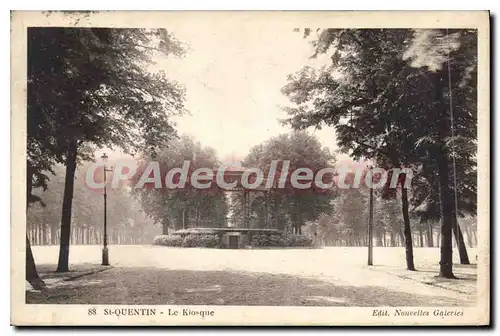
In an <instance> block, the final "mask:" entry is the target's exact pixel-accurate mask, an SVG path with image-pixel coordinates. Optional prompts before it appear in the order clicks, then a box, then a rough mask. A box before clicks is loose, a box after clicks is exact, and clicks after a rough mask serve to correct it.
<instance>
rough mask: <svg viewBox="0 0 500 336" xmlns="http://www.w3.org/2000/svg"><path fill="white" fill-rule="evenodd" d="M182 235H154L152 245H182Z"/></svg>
mask: <svg viewBox="0 0 500 336" xmlns="http://www.w3.org/2000/svg"><path fill="white" fill-rule="evenodd" d="M182 241H183V239H182V237H181V236H180V235H162V236H156V237H155V238H154V240H153V244H154V245H164V246H182Z"/></svg>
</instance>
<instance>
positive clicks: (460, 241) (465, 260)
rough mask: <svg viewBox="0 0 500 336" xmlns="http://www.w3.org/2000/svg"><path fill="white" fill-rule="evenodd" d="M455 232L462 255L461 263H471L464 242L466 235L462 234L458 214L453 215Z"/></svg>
mask: <svg viewBox="0 0 500 336" xmlns="http://www.w3.org/2000/svg"><path fill="white" fill-rule="evenodd" d="M453 219H454V222H453V234H454V235H455V240H456V242H457V246H458V254H459V256H460V264H462V265H469V264H470V261H469V256H468V255H467V248H466V247H465V243H464V236H463V235H462V230H461V229H460V225H459V224H458V220H457V216H456V215H455V216H453Z"/></svg>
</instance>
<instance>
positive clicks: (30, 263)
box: [25, 161, 45, 289]
mask: <svg viewBox="0 0 500 336" xmlns="http://www.w3.org/2000/svg"><path fill="white" fill-rule="evenodd" d="M26 173H27V176H26V211H28V206H29V204H30V200H31V192H32V191H33V173H34V170H33V167H32V166H31V164H30V163H29V162H28V161H27V162H26ZM25 259H26V275H25V277H26V281H28V282H29V283H30V284H31V286H33V288H35V289H41V288H43V287H45V282H44V281H43V280H42V279H41V278H40V276H39V275H38V272H37V270H36V265H35V258H34V257H33V252H32V251H31V244H30V240H29V239H28V235H27V234H26V257H25Z"/></svg>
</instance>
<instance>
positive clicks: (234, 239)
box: [11, 11, 490, 325]
mask: <svg viewBox="0 0 500 336" xmlns="http://www.w3.org/2000/svg"><path fill="white" fill-rule="evenodd" d="M409 25H410V26H409ZM11 27H12V32H11V38H12V40H11V44H12V46H11V48H12V49H11V50H12V51H11V53H12V54H11V56H12V60H11V61H12V63H11V66H12V69H11V74H12V75H11V78H12V87H11V94H12V111H11V123H12V137H13V139H12V151H11V153H12V154H11V155H12V157H11V160H12V161H11V162H12V163H11V164H12V166H11V170H12V180H11V183H12V185H13V189H12V201H11V204H12V224H11V225H12V235H11V245H12V248H11V251H12V255H11V282H12V303H11V305H12V316H11V323H12V324H14V325H203V324H213V325H228V324H231V325H256V324H259V325H286V324H288V325H401V324H402V325H415V324H417V325H487V324H489V323H490V317H489V309H490V308H489V306H490V288H489V281H490V280H489V278H490V264H489V260H490V255H489V251H490V238H489V233H490V229H489V225H490V224H489V220H490V219H489V216H490V212H489V179H490V176H489V174H490V173H489V165H490V163H489V160H490V159H489V157H490V151H489V129H490V125H489V116H490V106H489V71H490V70H489V45H490V42H489V13H488V12H486V11H484V12H480V11H476V12H473V11H471V12H349V13H348V14H346V13H338V12H322V13H320V12H308V13H305V12H175V13H173V12H149V13H148V12H126V13H125V12H97V11H96V12H92V11H89V12H70V11H66V12H60V11H48V12H13V13H12V22H11ZM14 125H16V127H14ZM14 186H16V187H15V188H14ZM23 279H24V280H23Z"/></svg>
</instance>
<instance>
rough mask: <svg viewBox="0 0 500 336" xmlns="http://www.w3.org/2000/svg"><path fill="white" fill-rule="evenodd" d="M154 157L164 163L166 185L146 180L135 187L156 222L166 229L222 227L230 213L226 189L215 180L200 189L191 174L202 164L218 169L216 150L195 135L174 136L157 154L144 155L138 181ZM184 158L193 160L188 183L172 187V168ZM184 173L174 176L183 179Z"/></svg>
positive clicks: (178, 166) (179, 164) (202, 165)
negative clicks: (169, 178)
mask: <svg viewBox="0 0 500 336" xmlns="http://www.w3.org/2000/svg"><path fill="white" fill-rule="evenodd" d="M152 160H154V161H155V162H158V164H159V167H160V174H161V181H162V188H154V186H153V185H151V184H145V185H144V187H143V188H134V193H135V195H136V196H137V197H138V198H139V200H140V202H141V204H142V207H143V209H144V211H145V213H146V214H147V215H148V216H149V217H151V218H152V219H153V220H154V221H155V222H156V223H161V224H162V227H163V233H164V234H167V233H168V229H169V228H172V229H174V230H178V229H183V228H184V229H185V228H188V227H199V226H208V227H218V226H220V225H221V224H222V223H224V221H225V218H226V216H227V213H228V205H227V202H226V198H225V194H224V191H223V190H221V189H218V188H217V187H216V185H215V183H212V187H211V188H209V189H203V190H201V189H197V188H195V187H193V186H192V184H191V182H190V181H191V174H192V172H193V171H194V170H196V169H198V168H209V169H212V170H216V169H218V168H219V166H220V162H219V160H218V159H217V156H216V153H215V150H214V149H213V148H210V147H203V146H202V145H201V143H199V142H196V141H195V140H194V139H192V138H190V137H187V136H183V137H181V138H180V139H175V140H172V141H171V142H170V143H169V145H168V147H164V148H161V149H160V150H159V151H158V154H157V155H154V156H150V157H143V158H142V159H141V160H140V168H139V169H138V172H137V174H136V175H135V176H134V177H133V179H132V182H133V184H136V183H137V182H138V181H139V178H140V176H142V174H144V169H145V168H146V166H147V165H148V164H149V163H150V162H151V161H152ZM184 161H189V162H190V165H189V170H188V176H187V181H186V185H185V186H184V187H182V188H177V189H169V188H166V185H165V177H166V174H167V172H168V171H170V170H172V169H174V168H182V166H183V163H184ZM179 178H180V176H179V175H178V174H176V175H175V176H173V179H175V181H179Z"/></svg>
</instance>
